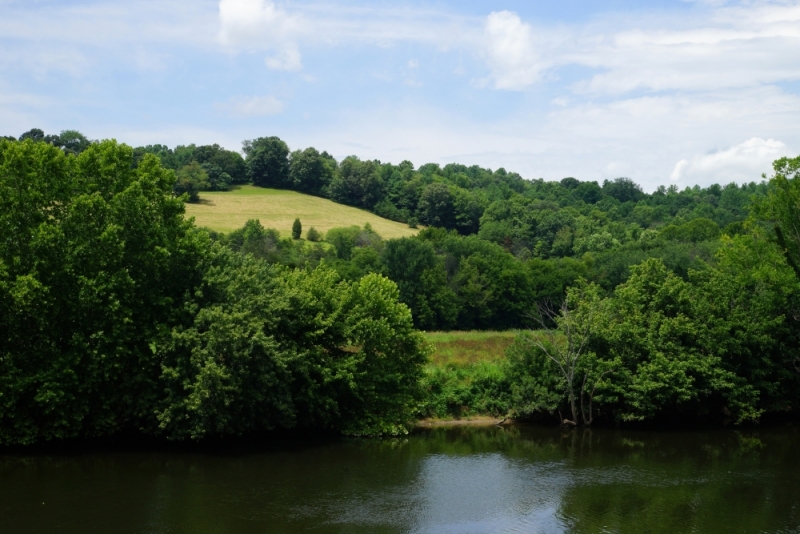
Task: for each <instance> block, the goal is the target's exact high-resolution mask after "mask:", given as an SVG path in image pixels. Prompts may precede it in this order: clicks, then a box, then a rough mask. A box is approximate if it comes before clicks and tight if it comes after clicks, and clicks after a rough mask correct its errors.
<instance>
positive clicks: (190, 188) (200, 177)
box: [173, 161, 209, 202]
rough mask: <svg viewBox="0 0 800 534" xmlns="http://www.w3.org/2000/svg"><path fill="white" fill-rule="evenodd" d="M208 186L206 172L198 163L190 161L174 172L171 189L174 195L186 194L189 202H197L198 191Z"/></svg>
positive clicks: (198, 198)
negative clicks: (173, 182) (173, 181)
mask: <svg viewBox="0 0 800 534" xmlns="http://www.w3.org/2000/svg"><path fill="white" fill-rule="evenodd" d="M208 187H209V181H208V174H206V171H205V170H204V169H203V167H202V166H201V165H200V164H199V163H197V162H196V161H192V162H191V163H189V164H188V165H184V166H183V167H182V168H181V169H180V170H179V171H178V172H177V173H176V176H175V185H174V186H173V190H174V191H175V194H176V195H183V194H186V195H187V196H188V200H189V202H198V201H199V200H200V195H199V193H200V191H204V190H206V189H208Z"/></svg>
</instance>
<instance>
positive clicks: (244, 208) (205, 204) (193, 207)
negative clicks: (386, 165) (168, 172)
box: [186, 185, 418, 239]
mask: <svg viewBox="0 0 800 534" xmlns="http://www.w3.org/2000/svg"><path fill="white" fill-rule="evenodd" d="M186 215H187V216H188V217H194V218H195V224H197V226H205V227H208V228H211V229H212V230H216V231H218V232H230V231H231V230H236V229H238V228H241V227H242V226H244V223H245V222H247V220H248V219H258V220H259V221H261V225H262V226H264V227H265V228H274V229H276V230H278V231H279V232H280V233H281V236H283V237H289V236H291V233H292V223H293V222H294V220H295V218H299V219H300V222H301V223H302V224H303V237H305V234H306V232H307V231H308V229H309V228H311V227H312V226H313V227H314V228H316V229H317V230H318V231H320V232H322V233H325V232H327V231H328V230H330V229H331V228H338V227H342V226H352V225H354V224H355V225H358V226H364V224H365V223H369V224H370V225H372V228H373V230H375V231H376V232H378V234H380V235H381V236H382V237H383V238H384V239H392V238H395V237H406V236H412V235H416V233H417V232H418V230H414V229H412V228H409V227H408V225H406V224H403V223H399V222H395V221H390V220H389V219H384V218H382V217H378V216H377V215H375V214H374V213H370V212H368V211H364V210H361V209H358V208H354V207H352V206H345V205H343V204H337V203H335V202H333V201H331V200H328V199H325V198H320V197H315V196H311V195H305V194H303V193H298V192H296V191H286V190H283V189H267V188H263V187H255V186H252V185H243V186H238V187H235V188H233V189H231V190H230V191H205V192H203V193H200V202H199V203H197V204H187V205H186Z"/></svg>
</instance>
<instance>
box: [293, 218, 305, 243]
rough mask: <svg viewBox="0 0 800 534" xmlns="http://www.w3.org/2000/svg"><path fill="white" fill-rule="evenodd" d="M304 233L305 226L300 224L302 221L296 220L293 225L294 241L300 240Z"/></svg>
mask: <svg viewBox="0 0 800 534" xmlns="http://www.w3.org/2000/svg"><path fill="white" fill-rule="evenodd" d="M302 233H303V225H302V224H300V219H295V220H294V223H292V239H300V235H301V234H302Z"/></svg>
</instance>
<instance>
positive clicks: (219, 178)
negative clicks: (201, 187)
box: [200, 163, 233, 191]
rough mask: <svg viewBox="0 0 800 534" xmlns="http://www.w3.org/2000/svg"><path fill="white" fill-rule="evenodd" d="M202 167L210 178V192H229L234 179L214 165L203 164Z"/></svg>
mask: <svg viewBox="0 0 800 534" xmlns="http://www.w3.org/2000/svg"><path fill="white" fill-rule="evenodd" d="M200 167H202V169H203V170H204V171H205V173H206V176H208V189H209V190H210V191H227V190H228V188H229V187H230V185H231V182H232V181H233V179H232V178H231V175H230V174H228V173H227V172H225V171H223V170H222V169H221V168H219V167H218V166H217V165H215V164H214V163H201V164H200Z"/></svg>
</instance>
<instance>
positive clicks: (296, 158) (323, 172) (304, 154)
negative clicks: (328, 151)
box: [289, 148, 335, 194]
mask: <svg viewBox="0 0 800 534" xmlns="http://www.w3.org/2000/svg"><path fill="white" fill-rule="evenodd" d="M334 163H335V162H334ZM332 178H333V167H332V165H331V160H330V158H326V157H325V156H323V155H322V154H320V153H319V152H318V151H317V149H315V148H307V149H305V150H302V151H300V150H296V151H295V152H292V157H291V161H290V163H289V184H290V187H291V188H292V189H294V190H296V191H305V192H307V193H312V194H320V193H322V192H323V191H324V190H325V189H326V188H327V186H328V185H329V184H330V183H331V179H332Z"/></svg>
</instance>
